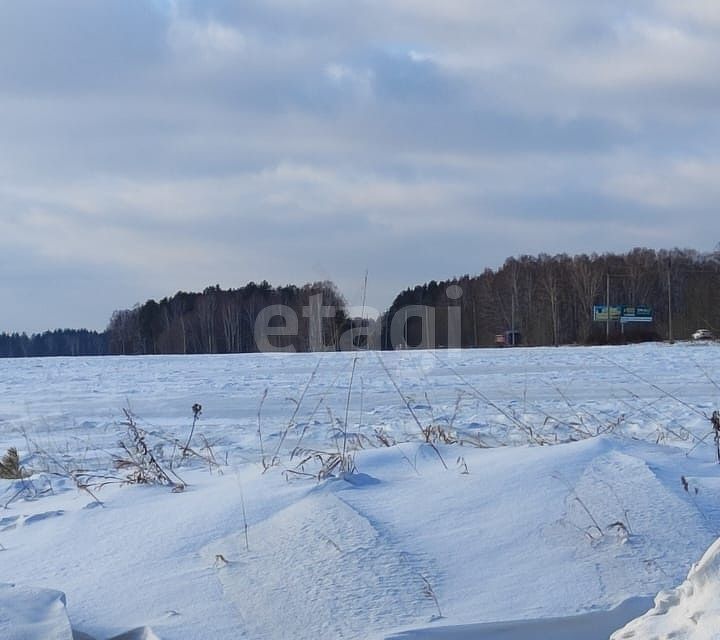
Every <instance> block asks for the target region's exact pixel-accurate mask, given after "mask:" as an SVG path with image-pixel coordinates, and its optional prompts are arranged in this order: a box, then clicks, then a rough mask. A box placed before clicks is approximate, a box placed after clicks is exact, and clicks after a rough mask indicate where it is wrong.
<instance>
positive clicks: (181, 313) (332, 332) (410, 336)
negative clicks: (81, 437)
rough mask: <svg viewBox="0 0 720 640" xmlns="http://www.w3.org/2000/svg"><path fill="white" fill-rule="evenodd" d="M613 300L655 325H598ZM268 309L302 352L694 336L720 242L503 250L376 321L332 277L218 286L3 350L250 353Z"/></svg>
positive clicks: (715, 296) (716, 301)
mask: <svg viewBox="0 0 720 640" xmlns="http://www.w3.org/2000/svg"><path fill="white" fill-rule="evenodd" d="M607 302H609V304H610V306H611V307H613V306H616V305H628V306H632V307H636V306H640V305H643V306H645V307H649V308H650V310H651V312H652V322H642V323H640V322H638V323H627V324H624V323H621V322H619V321H617V320H612V321H611V322H607V321H605V322H602V321H600V322H599V321H595V320H594V319H593V308H594V306H595V305H605V304H606V303H607ZM319 304H322V305H324V306H326V307H334V312H333V313H332V315H331V316H329V317H322V318H321V319H320V320H318V321H317V322H315V321H311V320H310V318H309V317H308V316H309V315H312V314H311V313H309V312H308V309H310V308H312V305H319ZM278 305H282V307H283V308H284V309H289V310H290V313H291V315H292V316H294V319H291V320H292V322H291V323H290V324H292V325H293V326H292V327H291V326H289V325H287V322H288V320H287V319H286V318H282V317H279V316H273V315H272V312H271V313H270V314H269V315H268V310H270V309H274V308H276V307H277V306H278ZM263 314H264V317H265V319H267V321H268V324H269V326H271V327H275V328H278V329H279V330H278V331H277V332H272V333H280V334H282V333H287V334H288V335H274V336H273V337H272V339H269V342H267V343H266V346H268V348H269V347H273V348H278V349H292V350H295V351H311V350H316V349H317V348H318V345H321V348H324V349H332V350H340V349H343V350H344V349H352V348H359V347H362V348H382V349H398V348H413V347H422V346H426V347H440V348H442V347H447V346H462V347H482V346H491V345H494V344H497V342H498V336H499V335H501V336H502V335H503V334H505V333H506V332H508V331H512V332H513V334H512V335H513V336H516V338H515V339H516V340H517V343H518V344H524V345H560V344H604V343H606V342H610V343H620V342H629V341H642V340H668V339H670V340H672V339H687V338H688V337H689V335H690V334H691V333H692V332H693V331H694V330H695V329H698V328H701V327H703V328H708V329H711V330H713V331H714V332H715V334H716V335H717V334H718V333H720V248H719V249H718V250H716V251H714V252H710V253H701V252H698V251H695V250H691V249H672V250H659V251H655V250H652V249H643V248H638V249H634V250H632V251H630V252H628V253H625V254H612V253H606V254H602V255H599V254H592V255H585V254H582V255H575V256H568V255H566V254H561V255H555V256H550V255H546V254H540V255H538V256H519V257H513V258H508V259H507V260H506V261H505V263H504V264H503V265H502V266H501V267H500V268H498V269H495V270H493V269H486V270H485V271H483V272H482V273H481V274H479V275H474V276H471V275H463V276H461V277H456V278H452V279H448V280H444V281H434V280H433V281H430V282H428V283H425V284H422V285H417V286H415V287H413V288H409V289H406V290H405V291H403V292H401V293H400V294H399V295H398V296H397V297H396V298H395V300H394V301H393V303H392V304H391V306H390V308H389V309H388V310H387V311H386V312H385V313H384V314H383V315H382V316H381V317H380V318H378V319H377V320H376V321H374V320H372V319H365V318H363V319H361V318H350V317H348V314H347V304H346V301H345V300H344V299H343V296H342V294H341V293H340V292H339V291H338V289H337V287H336V286H335V285H334V284H333V283H331V282H328V281H325V282H316V283H312V284H305V285H303V286H299V287H298V286H295V285H287V286H280V287H273V286H271V285H270V284H269V283H268V282H265V281H263V282H261V283H259V284H257V283H254V282H250V283H248V284H247V285H245V286H243V287H240V288H237V289H222V288H221V287H220V286H218V285H216V286H212V287H208V288H206V289H205V290H204V291H203V292H201V293H186V292H178V293H176V294H175V295H173V296H171V297H167V298H163V299H162V300H160V301H155V300H148V301H147V302H145V303H143V304H139V305H136V306H135V307H134V308H132V309H123V310H118V311H115V312H114V313H113V315H112V317H111V319H110V322H109V324H108V327H107V329H106V331H104V332H94V331H87V330H74V329H65V330H56V331H47V332H45V333H42V334H35V335H32V336H27V335H25V334H17V333H16V334H7V333H2V334H0V357H21V356H73V355H140V354H193V353H244V352H253V351H258V350H261V347H262V346H263V345H258V344H257V335H256V333H255V331H256V325H257V324H258V322H259V319H260V320H263ZM283 327H286V328H287V330H286V331H283ZM348 336H349V338H348ZM262 350H264V349H262Z"/></svg>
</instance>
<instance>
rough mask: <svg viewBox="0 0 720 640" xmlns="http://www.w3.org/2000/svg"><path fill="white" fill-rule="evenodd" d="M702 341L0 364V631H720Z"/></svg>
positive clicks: (381, 634)
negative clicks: (156, 480)
mask: <svg viewBox="0 0 720 640" xmlns="http://www.w3.org/2000/svg"><path fill="white" fill-rule="evenodd" d="M719 356H720V345H717V344H702V345H700V344H675V345H666V344H648V345H638V346H628V347H608V348H603V347H598V348H580V347H568V348H555V349H553V348H536V349H524V348H520V349H492V350H491V349H482V350H466V351H462V352H448V351H438V352H425V351H406V352H392V353H374V352H360V353H325V354H257V355H233V356H187V357H184V356H156V357H137V358H131V357H128V358H95V359H83V358H77V359H64V358H60V359H37V360H36V359H27V360H0V434H2V437H1V438H0V456H1V455H2V454H4V452H5V451H6V450H7V449H8V448H9V447H16V448H17V450H18V452H19V454H20V462H21V464H22V466H23V467H24V468H25V470H26V471H27V472H28V473H29V474H32V475H29V477H26V478H23V479H16V480H0V545H1V546H0V637H2V638H4V639H12V640H35V639H38V640H40V639H42V640H51V639H53V640H54V639H58V640H61V639H62V640H64V639H68V638H72V637H73V635H72V634H73V631H71V628H72V630H74V633H75V637H76V638H88V637H89V638H95V639H98V640H99V639H105V638H110V637H115V636H120V635H121V634H127V632H130V631H131V630H134V631H133V632H131V633H129V634H127V635H124V636H123V637H126V638H161V639H162V640H184V639H187V640H197V639H199V638H213V639H218V640H221V639H228V640H230V639H233V640H234V639H235V638H249V639H276V638H277V639H280V638H292V639H304V638H307V639H314V638H321V637H322V638H358V639H377V640H381V639H389V638H393V639H396V640H398V639H406V640H418V639H424V638H444V639H452V638H463V639H470V638H473V639H485V638H507V639H513V640H527V639H530V638H533V639H535V638H555V639H557V638H583V639H584V640H599V639H600V638H603V639H607V638H608V637H609V636H610V635H611V634H612V633H613V631H615V630H617V629H620V628H621V627H623V626H624V625H625V624H626V623H628V622H629V621H630V620H632V619H633V618H636V617H638V616H640V615H641V614H642V613H644V612H645V611H647V610H648V609H650V608H651V607H653V606H654V607H655V608H654V610H653V614H654V615H652V616H645V617H644V618H641V619H639V620H636V621H635V622H632V623H630V624H629V625H628V627H627V628H626V629H624V630H623V631H618V632H617V633H616V634H615V636H614V637H615V638H618V639H619V638H623V639H624V638H643V639H646V638H654V637H657V638H661V637H670V636H669V635H668V634H669V633H671V632H673V631H674V630H678V629H679V630H680V631H679V635H677V636H676V637H702V638H705V637H707V638H711V637H716V636H713V635H711V634H712V632H713V631H712V629H713V628H714V629H716V628H717V624H716V623H717V621H718V612H717V608H718V607H717V606H716V605H714V604H713V602H714V600H717V593H718V588H719V586H718V585H720V579H719V577H718V573H719V572H720V550H718V549H715V548H711V549H710V550H709V551H708V555H707V556H706V557H705V558H704V559H703V563H702V564H701V565H699V566H698V567H696V568H695V569H694V570H693V572H692V573H691V575H690V576H689V577H688V572H689V571H690V569H691V566H692V565H693V563H696V562H698V561H699V560H700V559H701V557H702V556H703V554H704V553H705V552H706V550H708V548H709V547H711V545H712V544H713V542H714V541H715V540H716V539H717V538H718V536H719V535H720V499H719V498H720V475H719V473H718V472H719V471H720V468H719V467H718V465H717V464H716V463H715V445H714V443H713V435H712V427H711V423H710V419H709V418H710V415H711V414H712V412H713V410H715V409H718V408H720V371H719V370H718V366H717V363H718V358H719ZM194 403H199V404H201V405H202V413H201V414H200V415H199V419H198V420H197V424H196V426H195V429H194V432H193V434H192V439H191V441H190V446H189V448H188V449H187V450H184V447H185V445H186V443H187V440H188V438H189V436H190V432H191V428H192V425H193V412H192V410H191V407H192V405H193V404H194ZM125 412H128V415H130V416H131V418H132V420H133V421H134V423H135V424H136V426H137V427H138V429H139V431H138V432H137V433H138V434H139V435H140V436H141V437H142V438H143V441H144V443H145V444H146V445H147V447H148V454H147V455H145V456H139V454H138V452H137V446H136V445H137V442H136V441H135V443H134V441H133V438H132V433H129V431H128V426H127V424H126V423H127V421H128V419H127V417H126V414H125ZM121 441H122V442H124V444H125V446H126V447H127V448H128V449H129V452H128V451H126V450H124V449H123V448H122V447H121V446H120V442H121ZM426 441H427V442H426ZM150 455H152V459H153V460H155V461H156V462H157V465H158V467H157V468H158V469H161V470H162V472H163V473H165V474H166V477H167V480H166V481H165V484H156V485H140V484H133V483H130V482H128V481H127V480H128V478H133V477H135V478H136V479H137V473H138V467H137V466H133V464H134V462H135V463H136V462H138V460H139V461H140V462H141V463H142V464H145V465H146V467H145V471H146V472H147V470H148V467H147V461H148V456H150ZM133 456H135V457H133ZM133 461H134V462H133ZM151 470H152V468H151ZM343 470H344V471H345V472H343ZM162 479H163V478H161V480H162ZM686 578H688V581H686V582H683V581H684V580H685V579H686ZM12 585H15V586H12ZM661 591H662V592H663V593H661V594H660V596H658V599H657V601H656V603H655V605H653V598H654V597H655V596H656V594H658V592H661ZM703 625H704V626H703ZM703 628H704V629H706V630H707V629H709V630H710V631H706V633H707V635H702V634H701V632H702V629H703ZM688 629H689V631H688ZM693 630H695V631H697V634H698V635H693ZM663 634H665V635H663Z"/></svg>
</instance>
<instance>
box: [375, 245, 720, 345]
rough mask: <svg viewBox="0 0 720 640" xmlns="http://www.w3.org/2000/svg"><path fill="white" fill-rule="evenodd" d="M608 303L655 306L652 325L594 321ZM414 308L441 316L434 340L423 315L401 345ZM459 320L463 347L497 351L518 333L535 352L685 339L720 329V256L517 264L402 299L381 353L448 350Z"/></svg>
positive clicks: (666, 254) (541, 258)
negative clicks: (596, 310)
mask: <svg viewBox="0 0 720 640" xmlns="http://www.w3.org/2000/svg"><path fill="white" fill-rule="evenodd" d="M452 285H456V286H457V287H459V290H451V291H452V294H453V295H458V294H460V295H459V297H458V298H457V299H453V298H452V297H449V296H448V288H449V287H451V286H452ZM608 285H609V287H608ZM608 288H609V296H608ZM608 297H609V301H610V305H611V306H616V305H628V306H638V305H646V306H649V307H651V309H652V313H653V322H652V323H637V324H635V323H632V324H630V323H628V324H624V325H621V323H620V322H617V321H613V322H611V323H610V326H609V327H608V325H607V323H606V322H595V321H593V307H594V306H595V305H605V304H606V302H607V299H608ZM412 305H415V306H416V307H422V308H428V309H434V310H435V312H434V316H435V317H434V327H433V335H431V336H430V337H429V340H428V336H427V335H426V332H427V325H428V322H427V321H428V318H427V317H422V316H423V313H422V312H420V313H417V314H415V315H412V316H409V317H407V323H405V322H404V318H403V320H402V321H401V322H400V323H399V324H400V325H403V324H405V330H404V334H402V335H400V339H399V340H398V336H397V335H396V336H394V337H393V336H392V335H391V331H390V327H391V325H392V321H393V319H394V318H395V317H396V316H397V315H398V314H400V315H401V316H403V315H407V311H406V310H407V309H408V308H409V307H411V306H412ZM450 309H452V310H454V312H455V313H456V314H457V315H456V316H451V312H449V310H450ZM457 316H459V319H458V321H459V327H460V332H459V333H460V345H458V346H463V347H476V346H477V347H481V346H490V345H493V344H495V343H496V340H497V337H498V335H499V334H503V333H505V332H507V331H511V330H515V331H517V332H519V334H520V336H519V340H521V342H522V343H523V344H528V345H559V344H601V343H605V342H625V341H639V340H659V339H668V338H671V337H672V338H677V339H687V338H688V337H689V336H690V334H691V333H692V332H693V331H694V330H695V329H697V328H699V327H706V328H709V329H712V330H718V329H720V247H719V249H718V250H716V251H714V252H711V253H700V252H697V251H694V250H689V249H686V250H681V249H673V250H660V251H654V250H651V249H643V248H638V249H634V250H632V251H630V252H628V253H625V254H611V253H606V254H603V255H598V254H592V255H585V254H582V255H576V256H572V257H571V256H568V255H566V254H561V255H555V256H550V255H546V254H540V255H538V256H527V255H525V256H520V257H518V258H509V259H507V260H506V261H505V263H504V264H503V265H502V266H501V267H500V268H499V269H496V270H492V269H486V270H485V271H484V272H483V273H482V274H480V275H477V276H470V275H464V276H462V277H460V278H453V279H450V280H445V281H441V282H436V281H431V282H428V283H426V284H424V285H419V286H416V287H414V288H412V289H407V290H405V291H403V292H402V293H400V295H398V296H397V298H395V300H394V302H393V303H392V305H391V306H390V309H389V310H388V311H387V313H386V314H385V316H384V318H383V320H382V346H383V348H385V349H391V348H398V347H403V346H405V345H407V346H410V347H412V346H416V345H419V344H422V343H423V342H425V343H428V342H430V343H433V342H434V344H435V345H437V346H445V345H447V343H448V338H447V336H448V335H449V333H448V332H449V331H450V330H451V327H450V324H451V323H449V319H450V318H451V317H455V318H457ZM608 328H609V329H610V331H609V335H608ZM398 342H399V344H398Z"/></svg>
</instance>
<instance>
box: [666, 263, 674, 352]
mask: <svg viewBox="0 0 720 640" xmlns="http://www.w3.org/2000/svg"><path fill="white" fill-rule="evenodd" d="M671 270H672V258H669V259H668V271H667V290H668V340H669V341H670V344H673V343H674V342H675V341H674V340H673V326H672V278H671V273H670V272H671Z"/></svg>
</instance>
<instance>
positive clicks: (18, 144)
mask: <svg viewBox="0 0 720 640" xmlns="http://www.w3.org/2000/svg"><path fill="white" fill-rule="evenodd" d="M719 107H720V3H718V2H717V1H716V0H683V1H682V2H678V1H677V0H634V1H633V2H627V0H622V1H620V0H618V1H614V0H605V1H603V2H587V1H586V0H553V2H547V0H523V1H515V0H443V1H442V2H439V1H438V0H353V1H352V2H350V1H347V0H257V1H256V0H235V1H229V0H228V1H223V0H196V1H182V0H177V1H175V2H174V1H172V0H145V1H140V0H138V1H136V2H100V1H99V0H63V1H62V2H60V1H51V0H47V1H43V2H40V1H32V0H24V1H22V2H11V1H9V0H8V1H5V2H0V296H1V299H2V304H1V305H0V331H2V330H11V331H12V330H26V331H38V330H43V329H47V328H53V327H61V326H62V327H65V326H72V327H80V326H87V327H90V328H96V329H101V328H104V326H105V325H106V323H107V320H108V319H109V317H110V314H111V313H112V311H113V310H114V309H116V308H125V307H130V306H132V305H133V304H135V303H136V302H142V301H144V300H146V299H147V298H149V297H155V298H160V297H163V296H165V295H169V294H172V293H174V292H175V291H177V290H179V289H183V290H201V289H203V288H204V287H205V286H207V285H210V284H216V283H219V284H220V285H221V286H223V287H230V286H239V285H242V284H244V283H246V282H247V281H249V280H255V281H259V280H262V279H267V280H269V281H270V282H272V283H274V284H284V283H288V282H293V283H298V284H299V283H302V282H305V281H312V280H320V279H331V280H334V281H335V282H336V283H337V284H338V285H339V286H340V288H341V289H342V291H343V292H344V293H345V295H346V297H347V298H348V301H349V302H350V303H351V304H359V303H360V299H361V297H362V282H363V276H364V272H365V270H366V269H368V271H369V289H368V302H369V304H370V305H372V306H374V307H377V308H380V309H382V308H384V307H386V306H387V305H388V304H389V303H390V302H391V300H392V298H393V297H394V295H395V294H396V293H397V292H398V291H399V290H401V289H402V288H405V287H407V286H410V285H414V284H416V283H420V282H423V281H426V280H428V279H431V278H436V279H440V278H445V277H449V276H453V275H461V274H463V273H478V272H481V271H482V270H483V269H484V268H485V267H497V266H499V265H500V264H502V262H503V261H504V259H505V258H506V257H507V256H510V255H518V254H525V253H529V254H537V253H540V252H546V253H551V254H553V253H560V252H567V253H580V252H593V251H596V252H605V251H625V250H628V249H631V248H632V247H635V246H647V247H651V248H661V247H674V246H680V247H692V248H696V249H699V250H701V251H708V250H711V249H713V248H714V247H715V245H716V244H717V242H718V241H720V233H718V231H719V230H720V223H718V221H717V220H718V217H717V213H716V210H715V209H716V204H717V203H718V197H719V196H720V147H719V146H718V143H719V142H720V135H719V133H720V131H719V129H720V118H718V108H719Z"/></svg>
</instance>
